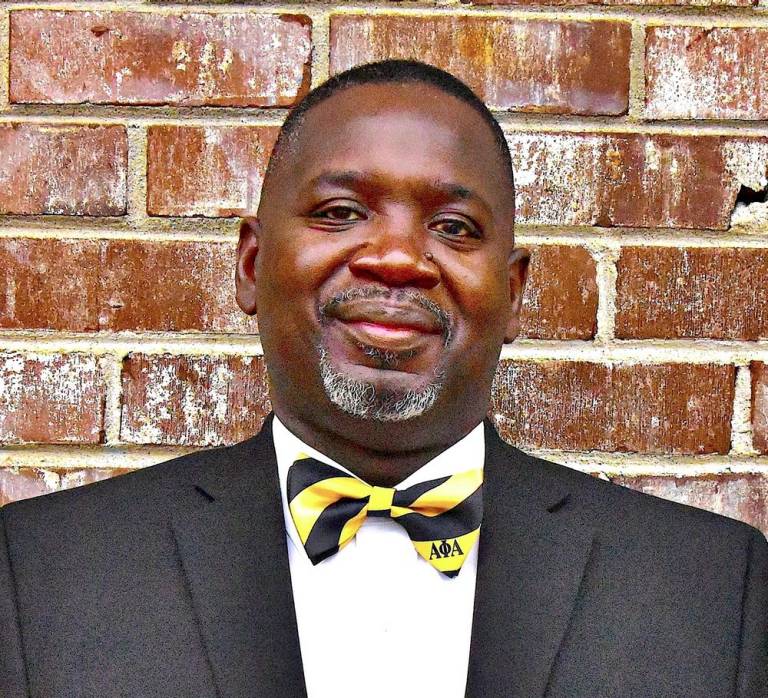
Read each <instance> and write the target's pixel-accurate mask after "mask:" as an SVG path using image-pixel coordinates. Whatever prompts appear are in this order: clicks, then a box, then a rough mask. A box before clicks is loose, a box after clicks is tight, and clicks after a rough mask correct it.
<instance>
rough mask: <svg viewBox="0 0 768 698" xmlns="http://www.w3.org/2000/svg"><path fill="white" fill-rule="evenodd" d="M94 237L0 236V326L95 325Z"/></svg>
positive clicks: (54, 327) (57, 327)
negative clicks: (49, 238) (0, 237)
mask: <svg viewBox="0 0 768 698" xmlns="http://www.w3.org/2000/svg"><path fill="white" fill-rule="evenodd" d="M99 248H100V243H99V242H98V241H96V240H46V239H43V240H35V239H29V238H20V239H13V238H6V239H0V327H3V328H10V329H30V328H34V329H46V330H70V331H73V332H85V331H89V330H91V331H92V330H96V329H98V311H97V304H98V295H99V269H100V264H99V256H100V255H99Z"/></svg>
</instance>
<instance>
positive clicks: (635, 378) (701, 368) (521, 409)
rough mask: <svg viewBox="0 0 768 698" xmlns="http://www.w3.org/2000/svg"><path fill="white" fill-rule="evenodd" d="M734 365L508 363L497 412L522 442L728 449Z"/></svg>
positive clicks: (506, 432)
mask: <svg viewBox="0 0 768 698" xmlns="http://www.w3.org/2000/svg"><path fill="white" fill-rule="evenodd" d="M734 381H735V369H734V367H733V366H718V365H713V364H701V365H694V364H658V365H654V364H637V365H622V364H615V365H605V364H597V363H587V362H578V361H574V362H567V361H541V362H539V361H515V362H513V361H503V362H501V364H500V366H499V370H498V371H497V374H496V380H495V382H494V389H493V399H492V404H491V414H492V415H493V417H494V419H495V421H496V423H497V425H498V427H499V429H500V433H501V435H502V437H503V438H504V439H506V440H507V441H509V442H510V443H512V444H515V445H516V446H520V447H521V448H525V447H532V448H552V449H563V450H583V451H589V450H600V451H637V452H645V453H727V452H728V450H729V448H730V434H731V414H732V404H733V395H734Z"/></svg>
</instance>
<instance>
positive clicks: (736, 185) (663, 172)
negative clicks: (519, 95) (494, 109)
mask: <svg viewBox="0 0 768 698" xmlns="http://www.w3.org/2000/svg"><path fill="white" fill-rule="evenodd" d="M508 141H509V145H510V150H511V152H512V160H513V163H514V166H515V173H516V181H517V188H518V199H517V212H518V216H519V222H520V223H528V224H539V225H599V226H632V227H635V226H636V227H661V228H713V229H717V230H725V229H726V228H728V224H729V221H730V215H731V211H732V210H733V206H734V202H735V200H736V195H737V194H738V192H739V189H740V188H741V185H742V184H744V185H747V186H749V185H752V186H753V188H756V189H759V188H761V187H760V183H761V181H762V180H764V179H765V173H766V163H768V139H760V138H755V139H750V138H744V139H739V138H725V137H718V136H696V137H690V136H677V135H661V134H659V135H656V134H653V135H651V134H640V133H624V134H619V133H617V134H591V133H511V134H510V135H509V137H508Z"/></svg>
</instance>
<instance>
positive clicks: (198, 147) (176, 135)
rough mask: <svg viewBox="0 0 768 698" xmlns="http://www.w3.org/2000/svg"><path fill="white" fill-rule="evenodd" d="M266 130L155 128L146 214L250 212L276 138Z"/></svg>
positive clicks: (150, 139)
mask: <svg viewBox="0 0 768 698" xmlns="http://www.w3.org/2000/svg"><path fill="white" fill-rule="evenodd" d="M277 130H278V129H277V128H276V127H270V126H255V127H253V126H213V125H212V126H205V127H198V126H153V127H151V128H150V129H149V134H148V146H147V149H148V150H147V159H148V162H147V189H148V191H147V212H148V213H149V214H150V215H154V216H232V215H240V214H242V213H244V212H246V211H252V212H254V211H255V210H256V207H257V205H258V200H259V194H260V190H261V185H262V182H263V177H264V172H265V171H266V169H267V162H268V160H269V154H270V153H271V152H272V146H273V145H274V142H275V139H276V138H277Z"/></svg>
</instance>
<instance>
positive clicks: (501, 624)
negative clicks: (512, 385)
mask: <svg viewBox="0 0 768 698" xmlns="http://www.w3.org/2000/svg"><path fill="white" fill-rule="evenodd" d="M513 218H514V190H513V182H512V167H511V163H510V159H509V153H508V151H507V148H506V146H505V143H504V138H503V134H502V132H501V130H500V128H499V127H498V125H497V124H496V122H495V121H494V120H493V118H492V116H491V115H490V113H489V112H488V111H487V109H486V108H485V107H484V106H483V105H482V103H481V102H480V101H479V100H478V99H477V98H476V97H475V96H474V95H473V94H472V93H471V91H469V89H468V88H466V86H464V85H463V84H462V83H460V82H459V81H457V80H455V79H454V78H452V77H451V76H450V75H448V74H447V73H443V72H442V71H438V70H437V69H434V68H431V67H428V66H425V65H424V64H420V63H415V62H406V61H388V62H381V63H377V64H370V65H368V66H363V67H360V68H355V69H353V70H351V71H348V72H347V73H344V74H341V75H339V76H336V77H335V78H332V79H331V80H330V81H328V82H327V83H325V84H324V85H323V86H321V87H319V88H318V89H317V90H315V91H314V92H312V93H310V94H309V95H308V96H307V97H306V98H305V99H304V100H303V102H302V103H301V104H300V105H299V106H298V107H297V108H295V109H294V111H293V112H292V114H291V115H290V116H289V118H288V119H287V120H286V123H285V124H284V125H283V128H282V130H281V135H280V138H279V140H278V143H277V145H276V147H275V150H274V152H273V155H272V159H271V161H270V165H269V168H268V171H267V174H266V177H265V182H264V186H263V192H262V198H261V202H260V205H259V209H258V215H257V217H256V218H247V219H245V220H244V221H243V224H242V228H241V237H240V246H239V255H238V265H237V299H238V303H239V304H240V307H241V308H242V309H243V310H244V311H245V312H247V313H258V318H259V327H260V333H261V336H262V342H263V348H264V357H265V361H266V364H267V367H268V372H269V380H270V390H271V399H272V404H273V407H274V414H273V415H271V416H270V418H268V419H267V422H266V424H265V426H264V428H263V429H262V431H261V433H260V434H258V435H257V436H256V437H254V438H253V439H250V440H248V441H246V442H244V443H241V444H238V445H235V446H232V447H229V448H222V449H218V450H213V451H208V452H202V453H197V454H192V455H190V456H186V457H184V458H180V459H177V460H174V461H170V462H167V463H163V464H161V465H158V466H154V467H152V468H148V469H145V470H143V471H140V472H136V473H132V474H129V475H125V476H123V477H119V478H115V479H113V480H109V481H105V482H101V483H97V484H94V485H90V486H87V487H83V488H78V489H75V490H70V491H66V492H60V493H56V494H53V495H49V496H47V497H42V498H36V499H32V500H27V501H22V502H18V503H16V504H13V505H10V506H8V507H5V508H4V509H3V510H2V514H3V524H4V535H5V540H4V541H3V542H2V545H0V555H2V558H1V559H0V652H1V653H2V656H1V657H0V686H2V695H3V696H7V697H9V698H17V697H20V696H28V695H29V696H40V697H46V698H47V697H49V696H57V697H58V696H211V697H213V696H229V697H234V696H249V697H251V696H261V697H264V698H266V697H269V698H274V697H275V696H285V697H290V698H294V697H297V696H305V695H309V696H311V697H314V698H317V697H320V698H325V697H331V696H333V697H334V698H336V697H340V696H390V695H402V696H462V695H465V693H466V695H468V696H473V697H480V698H485V697H488V696H511V697H517V698H533V697H540V696H545V695H546V696H549V697H551V698H566V697H568V698H587V697H590V698H592V697H595V696H600V697H608V696H610V697H616V698H619V697H620V698H628V697H648V698H651V697H653V698H661V697H670V698H671V697H672V696H680V697H683V696H684V697H697V698H698V697H702V696H712V697H717V698H724V697H737V698H760V697H763V698H764V697H765V696H766V695H768V693H767V692H766V665H767V664H768V546H767V545H766V541H765V539H764V538H763V537H762V535H761V534H760V533H758V532H757V531H756V530H754V529H752V528H750V527H748V526H746V525H744V524H742V523H739V522H736V521H732V520H730V519H726V518H723V517H719V516H715V515H713V514H709V513H707V512H704V511H700V510H696V509H692V508H689V507H684V506H681V505H677V504H673V503H669V502H665V501H662V500H659V499H655V498H653V497H649V496H646V495H642V494H638V493H635V492H632V491H630V490H626V489H623V488H620V487H617V486H614V485H612V484H610V483H605V482H602V481H598V480H596V479H593V478H590V477H589V476H587V475H584V474H582V473H579V472H576V471H572V470H569V469H567V468H564V467H562V466H558V465H555V464H552V463H548V462H546V461H542V460H539V459H535V458H532V457H530V456H527V455H525V454H524V453H522V452H521V451H519V450H517V449H515V448H513V447H511V446H508V445H506V444H504V443H503V442H502V441H501V440H500V439H499V437H498V436H497V435H496V433H495V431H494V429H493V427H492V426H491V425H490V423H489V422H487V421H484V417H485V414H486V412H487V409H488V403H489V393H490V387H491V381H492V377H493V373H494V369H495V366H496V362H497V360H498V356H499V352H500V349H501V346H502V344H503V343H504V342H510V341H512V340H513V339H514V338H515V336H516V335H517V333H518V330H519V319H518V317H519V312H520V303H521V294H522V290H523V286H524V283H525V278H526V269H527V262H528V254H527V252H526V251H525V250H523V249H520V248H516V247H515V245H514V238H513V230H512V228H513ZM478 532H479V541H478Z"/></svg>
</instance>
